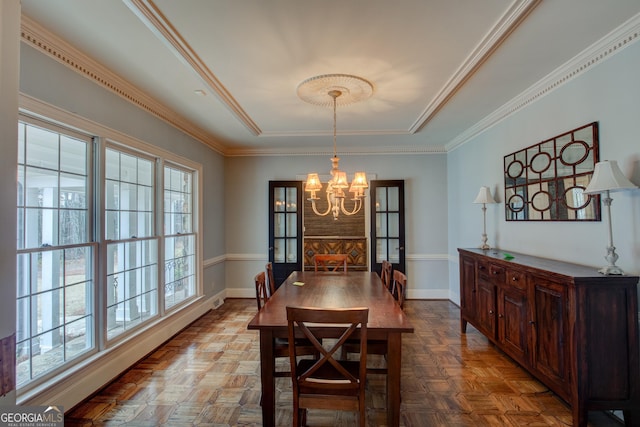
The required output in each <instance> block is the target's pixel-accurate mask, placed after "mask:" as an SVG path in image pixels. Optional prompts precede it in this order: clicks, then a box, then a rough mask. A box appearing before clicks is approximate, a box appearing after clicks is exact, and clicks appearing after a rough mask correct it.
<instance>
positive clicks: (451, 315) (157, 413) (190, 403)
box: [65, 299, 620, 427]
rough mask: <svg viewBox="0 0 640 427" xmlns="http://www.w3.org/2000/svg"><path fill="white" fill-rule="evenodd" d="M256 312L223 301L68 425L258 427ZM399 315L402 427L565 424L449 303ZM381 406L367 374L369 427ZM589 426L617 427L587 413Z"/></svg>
mask: <svg viewBox="0 0 640 427" xmlns="http://www.w3.org/2000/svg"><path fill="white" fill-rule="evenodd" d="M255 310H256V308H255V300H253V299H227V300H226V301H225V303H224V305H222V307H220V308H219V309H217V310H214V311H211V312H209V313H207V314H206V315H205V316H203V317H202V318H200V319H199V320H197V321H196V322H194V323H193V324H192V325H190V326H189V327H188V328H186V329H185V330H183V331H182V332H180V333H179V334H178V335H176V336H175V337H174V338H172V339H171V340H169V341H168V342H166V343H165V344H164V345H162V346H161V347H160V348H158V349H156V350H155V351H153V352H152V353H151V354H149V356H147V357H146V358H145V359H143V360H141V361H140V362H138V363H137V364H136V365H135V366H133V367H131V369H129V370H128V371H127V372H126V373H124V374H123V375H122V376H120V377H119V378H118V379H116V380H115V381H114V382H113V383H111V384H110V385H108V386H107V387H105V388H104V389H103V390H102V391H100V392H99V393H98V394H96V395H94V396H92V397H91V398H89V399H87V400H86V401H85V402H83V403H82V404H80V405H78V406H77V407H75V408H73V410H71V411H70V412H68V413H67V414H66V415H65V426H67V427H73V426H91V425H96V426H116V425H123V426H170V427H181V426H258V425H261V412H260V360H259V357H260V355H259V345H258V333H257V331H248V330H247V324H248V323H249V321H250V320H251V318H252V317H253V315H254V314H255ZM405 311H406V313H407V315H408V316H409V318H410V319H411V321H412V323H413V325H414V327H415V330H416V332H415V333H414V334H405V335H404V336H403V340H402V343H403V348H402V351H403V367H402V406H401V420H400V422H401V425H402V426H406V427H426V426H513V427H516V426H517V427H520V426H570V425H571V412H570V410H569V407H568V406H567V405H566V404H565V403H564V402H563V401H562V400H560V399H559V398H558V397H557V396H556V395H554V394H553V393H552V392H550V391H549V390H548V388H547V387H545V386H544V385H542V384H541V383H540V382H538V381H537V380H535V379H534V378H532V377H531V376H530V375H529V374H528V373H527V372H525V371H524V370H523V369H521V368H520V367H519V366H518V365H516V364H515V363H514V362H513V361H512V360H511V359H510V358H509V357H507V356H505V355H504V354H503V353H501V352H500V351H498V350H497V349H496V348H495V347H493V346H491V345H490V344H488V342H487V339H486V338H485V337H484V336H482V335H481V334H480V333H479V332H478V331H476V330H475V329H474V328H473V327H471V326H469V328H468V332H467V334H466V335H462V334H461V333H460V321H459V319H460V316H459V315H460V312H459V309H458V307H456V306H455V305H454V304H452V303H451V302H448V301H418V300H409V301H407V302H406V305H405ZM376 357H377V356H371V357H370V361H373V362H374V363H384V362H383V360H380V359H378V360H375V358H376ZM279 363H280V362H279ZM285 363H287V361H286V360H283V361H282V364H281V366H283V367H285V368H286V364H285ZM276 381H277V383H276V387H277V396H276V402H277V411H276V417H277V424H278V425H280V426H289V425H291V406H292V403H291V385H290V380H289V379H288V378H277V379H276ZM384 405H385V379H384V377H383V376H381V375H371V376H370V377H369V380H368V384H367V408H368V409H367V423H368V425H369V426H376V427H377V426H381V425H384V422H385V419H386V415H385V408H384ZM308 425H310V426H342V427H347V426H352V425H355V414H354V413H350V412H338V411H310V412H309V416H308ZM589 425H590V426H592V427H603V426H607V427H608V426H616V427H617V426H619V425H620V424H619V423H618V422H617V421H616V420H614V419H613V418H611V417H610V416H609V415H607V414H604V413H601V412H590V413H589Z"/></svg>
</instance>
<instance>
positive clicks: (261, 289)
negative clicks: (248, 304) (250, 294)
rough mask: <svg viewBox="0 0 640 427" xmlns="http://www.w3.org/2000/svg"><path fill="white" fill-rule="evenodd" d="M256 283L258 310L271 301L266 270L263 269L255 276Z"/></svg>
mask: <svg viewBox="0 0 640 427" xmlns="http://www.w3.org/2000/svg"><path fill="white" fill-rule="evenodd" d="M253 280H254V282H255V284H256V302H257V303H258V311H259V310H260V309H261V308H262V306H263V305H265V304H266V303H267V301H269V293H268V292H267V281H266V275H265V274H264V271H261V272H260V273H258V274H257V275H256V277H254V278H253Z"/></svg>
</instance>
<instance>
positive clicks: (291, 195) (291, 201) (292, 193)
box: [286, 187, 298, 212]
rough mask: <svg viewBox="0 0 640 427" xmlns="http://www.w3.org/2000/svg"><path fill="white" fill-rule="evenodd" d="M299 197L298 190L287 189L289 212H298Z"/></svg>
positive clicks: (293, 188)
mask: <svg viewBox="0 0 640 427" xmlns="http://www.w3.org/2000/svg"><path fill="white" fill-rule="evenodd" d="M297 195H298V189H297V188H295V187H287V203H286V209H287V212H296V211H297V210H298V206H297V205H296V199H297Z"/></svg>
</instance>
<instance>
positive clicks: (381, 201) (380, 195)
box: [376, 187, 387, 211]
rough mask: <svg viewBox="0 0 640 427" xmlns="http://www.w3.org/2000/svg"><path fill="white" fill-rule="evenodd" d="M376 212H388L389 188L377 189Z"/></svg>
mask: <svg viewBox="0 0 640 427" xmlns="http://www.w3.org/2000/svg"><path fill="white" fill-rule="evenodd" d="M376 210H377V211H386V210H387V188H386V187H378V188H376Z"/></svg>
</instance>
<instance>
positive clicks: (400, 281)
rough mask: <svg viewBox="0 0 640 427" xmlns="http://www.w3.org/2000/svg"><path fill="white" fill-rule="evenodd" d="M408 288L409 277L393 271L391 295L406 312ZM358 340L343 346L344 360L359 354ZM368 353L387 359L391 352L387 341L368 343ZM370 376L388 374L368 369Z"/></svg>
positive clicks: (349, 341)
mask: <svg viewBox="0 0 640 427" xmlns="http://www.w3.org/2000/svg"><path fill="white" fill-rule="evenodd" d="M406 286H407V276H406V275H405V274H404V273H402V272H401V271H399V270H394V271H393V283H392V287H391V291H390V292H391V295H393V296H394V299H395V300H396V302H397V303H398V305H399V306H400V308H401V309H403V310H404V295H405V289H406ZM358 344H359V343H358V340H347V342H345V343H344V345H343V346H342V358H344V359H347V358H348V355H349V354H351V353H357V352H358ZM367 352H368V353H369V354H375V355H380V356H384V358H385V359H386V358H387V353H388V352H389V348H388V344H387V341H386V340H369V342H368V343H367ZM367 373H368V374H386V373H387V368H386V366H385V367H382V368H371V367H368V368H367Z"/></svg>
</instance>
